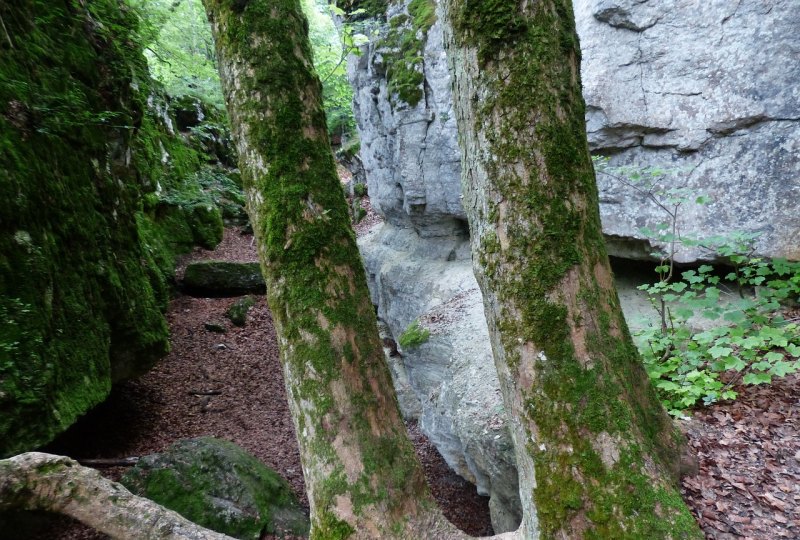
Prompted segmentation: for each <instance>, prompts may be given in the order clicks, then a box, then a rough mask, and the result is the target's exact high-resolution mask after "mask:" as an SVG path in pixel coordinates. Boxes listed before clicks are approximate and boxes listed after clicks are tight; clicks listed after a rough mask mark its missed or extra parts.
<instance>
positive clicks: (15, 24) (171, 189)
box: [0, 0, 236, 457]
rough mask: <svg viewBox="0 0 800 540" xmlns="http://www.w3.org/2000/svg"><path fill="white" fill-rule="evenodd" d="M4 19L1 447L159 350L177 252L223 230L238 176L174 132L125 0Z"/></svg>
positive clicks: (30, 445) (49, 432) (37, 439)
mask: <svg viewBox="0 0 800 540" xmlns="http://www.w3.org/2000/svg"><path fill="white" fill-rule="evenodd" d="M0 18H2V20H3V21H4V28H3V31H2V32H0V35H1V36H2V38H0V457H5V456H8V455H11V454H15V453H18V452H22V451H26V450H32V449H34V448H36V447H38V446H40V445H42V444H45V443H47V442H49V441H50V440H52V438H53V437H54V436H56V435H57V434H59V433H60V432H62V431H63V430H64V429H66V428H67V427H69V426H70V425H71V424H72V423H73V422H74V421H75V420H76V419H77V418H78V417H79V416H80V415H82V414H84V413H85V412H87V411H88V410H89V409H90V408H92V407H93V406H95V405H97V404H98V403H100V402H101V401H103V400H104V399H105V398H106V396H107V395H108V393H109V391H110V389H111V385H112V384H113V383H114V382H116V381H119V380H122V379H124V378H128V377H133V376H136V375H139V374H141V373H144V372H145V371H147V370H148V369H149V368H150V367H151V366H152V365H153V364H154V362H155V361H156V360H157V359H158V358H160V357H161V356H163V355H164V354H165V353H166V352H167V350H168V348H169V342H168V329H167V325H166V322H165V319H164V317H163V314H162V311H163V310H164V309H165V308H166V304H167V300H168V297H169V292H170V289H171V284H172V282H173V275H174V263H175V257H176V255H177V254H178V253H180V252H185V251H188V250H190V249H191V248H192V246H194V245H197V244H199V245H202V246H204V247H208V248H211V247H213V246H215V245H216V244H217V243H218V242H219V241H220V239H221V238H222V227H223V224H222V212H221V211H220V209H219V206H220V205H218V204H217V195H218V193H222V191H224V192H225V194H224V197H225V198H226V200H227V199H231V198H235V196H234V195H235V189H234V188H235V186H236V184H235V181H234V180H231V181H228V182H227V183H226V185H225V190H221V189H216V188H215V187H214V186H213V185H211V183H210V182H209V181H206V180H205V179H207V178H209V177H213V178H215V179H217V180H219V179H220V178H222V177H224V176H225V174H224V173H225V170H224V167H222V166H221V165H219V163H220V162H221V161H222V160H221V159H219V158H217V157H215V156H210V155H208V154H207V152H206V149H207V148H208V145H204V144H201V143H199V142H197V141H196V140H194V139H192V137H190V136H188V135H186V134H182V133H179V132H177V131H176V130H175V129H174V125H175V120H174V116H175V115H174V112H171V111H170V109H169V107H168V101H169V100H168V99H167V98H165V97H164V96H163V95H161V92H160V90H159V88H158V86H157V85H156V84H155V83H153V81H152V80H151V79H150V77H149V74H148V71H147V64H146V61H145V59H144V56H143V55H142V47H141V44H140V43H138V41H137V40H138V36H139V35H140V33H139V31H138V25H139V19H138V17H137V15H136V14H135V13H134V12H133V11H132V10H130V9H129V8H128V7H127V6H126V3H125V2H119V1H117V0H92V1H91V2H56V3H54V2H52V1H50V0H19V1H15V2H0ZM202 128H203V125H202V124H200V125H198V126H196V127H195V128H194V131H195V132H196V131H198V130H202ZM214 129H217V128H216V127H215V128H214ZM220 129H222V128H220ZM217 139H219V137H217ZM217 180H215V182H217ZM217 183H218V184H221V183H224V182H223V181H222V180H219V181H218V182H217ZM215 190H216V191H215ZM231 193H233V194H231ZM219 196H220V197H222V196H223V195H219Z"/></svg>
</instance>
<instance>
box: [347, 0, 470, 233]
mask: <svg viewBox="0 0 800 540" xmlns="http://www.w3.org/2000/svg"><path fill="white" fill-rule="evenodd" d="M404 9H405V8H404V5H403V4H402V3H398V4H392V5H390V7H389V11H388V19H389V20H390V21H392V20H395V21H397V20H401V18H402V17H403V13H404ZM410 25H411V23H410V22H407V23H404V25H403V26H402V28H406V27H408V28H407V29H406V30H405V31H406V32H417V34H416V35H418V36H421V35H422V32H421V31H416V30H415V29H414V28H411V27H410ZM389 26H391V23H390V25H389ZM388 33H389V29H388V28H383V29H382V30H381V34H380V36H379V37H377V38H375V39H373V41H371V42H370V44H369V45H367V48H366V51H364V54H363V55H361V56H359V57H355V58H354V59H353V60H351V62H350V64H349V67H348V72H349V75H350V78H351V82H352V83H353V86H354V90H355V94H356V95H355V97H354V101H353V105H354V114H355V117H356V121H357V124H358V129H359V133H360V139H361V152H360V154H361V159H362V161H363V165H364V169H365V170H366V173H367V183H368V185H369V193H370V201H371V203H372V205H373V207H374V208H376V209H377V211H378V212H380V213H381V214H382V215H384V216H385V217H386V219H387V220H388V221H389V222H390V223H392V224H393V225H397V226H401V227H413V228H415V229H416V230H417V232H418V233H419V234H420V235H422V236H437V235H448V234H452V233H454V232H457V233H461V232H463V229H464V224H465V222H466V221H465V220H466V216H465V214H464V212H463V210H462V209H461V202H460V201H461V187H460V186H461V184H460V180H459V174H460V170H461V168H460V159H459V156H460V154H459V150H458V143H457V140H456V124H455V118H454V115H453V113H452V99H451V91H450V78H449V75H448V72H447V62H446V58H445V53H444V49H443V47H442V31H441V25H440V24H439V23H436V24H434V25H433V26H432V27H430V29H428V31H427V39H424V40H420V47H421V48H422V61H421V63H420V65H419V66H418V67H414V68H413V69H415V70H421V72H422V74H423V75H424V81H425V83H424V84H420V85H419V92H420V96H421V98H420V99H419V101H418V102H417V103H416V104H414V105H409V104H408V103H406V102H403V101H402V100H401V99H399V98H398V97H397V96H396V94H394V92H392V90H391V89H390V84H389V81H388V80H387V75H386V71H387V65H388V64H389V63H390V61H391V60H393V61H395V62H396V61H398V60H397V59H396V58H393V55H394V56H397V55H399V54H400V53H399V52H398V51H397V49H396V48H393V47H392V43H391V40H390V39H388ZM392 96H395V97H392Z"/></svg>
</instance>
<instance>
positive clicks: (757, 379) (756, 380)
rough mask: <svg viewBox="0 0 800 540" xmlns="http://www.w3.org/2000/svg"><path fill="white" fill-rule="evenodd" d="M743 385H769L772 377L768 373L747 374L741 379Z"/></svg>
mask: <svg viewBox="0 0 800 540" xmlns="http://www.w3.org/2000/svg"><path fill="white" fill-rule="evenodd" d="M742 382H744V384H769V383H770V382H772V375H770V374H769V373H748V374H747V375H745V376H744V377H742Z"/></svg>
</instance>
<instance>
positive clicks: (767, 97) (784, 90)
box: [350, 0, 800, 262]
mask: <svg viewBox="0 0 800 540" xmlns="http://www.w3.org/2000/svg"><path fill="white" fill-rule="evenodd" d="M793 6H794V2H793V0H775V1H771V2H769V4H768V5H767V4H764V3H763V2H759V1H756V0H743V1H742V2H735V3H734V2H710V3H708V2H707V3H702V4H701V3H698V2H696V1H695V0H667V1H659V2H656V1H653V0H576V2H575V12H576V19H577V24H578V30H579V33H580V37H581V46H582V49H583V65H582V77H583V84H584V97H585V99H586V103H587V115H586V121H587V130H588V132H589V142H590V146H591V149H592V150H593V152H594V153H596V154H603V155H608V156H610V165H611V166H633V167H638V168H641V167H660V168H664V169H668V170H670V171H673V172H674V174H672V175H670V176H669V177H667V178H665V180H664V182H663V183H662V187H664V188H671V187H676V186H679V187H682V188H686V189H687V191H688V192H689V193H690V194H693V195H695V196H693V197H690V198H691V199H692V201H693V200H694V199H695V198H696V196H700V195H707V196H708V197H709V198H710V201H711V202H710V204H707V205H696V204H694V203H692V202H690V203H688V204H685V205H684V206H683V208H682V209H681V210H680V211H679V227H680V230H681V231H682V232H683V233H685V234H697V235H701V236H711V235H724V234H728V233H731V232H735V231H746V232H759V233H761V236H760V238H759V239H758V241H757V245H756V254H758V255H765V256H771V257H786V258H793V259H798V258H800V214H798V213H797V212H796V211H795V208H796V201H797V200H798V197H800V157H798V156H800V92H798V88H800V63H798V62H797V61H796V58H797V56H798V54H800V37H798V34H797V32H796V29H797V28H800V11H798V10H797V9H794V7H796V6H794V7H793ZM402 9H403V6H402V5H397V6H393V7H392V8H390V12H389V16H390V17H391V16H393V15H396V14H397V13H399V12H400V11H401V10H402ZM385 54H389V53H387V51H385V50H383V49H381V48H380V47H378V46H376V43H375V42H373V43H372V44H370V45H369V46H368V47H367V51H366V54H364V55H362V56H361V57H359V58H357V59H356V61H354V62H351V65H350V75H351V81H352V83H353V85H354V87H355V89H356V92H355V112H356V119H357V122H358V127H359V130H360V133H361V140H362V141H364V142H363V143H362V148H361V156H362V159H363V162H364V168H365V169H366V171H367V177H368V182H369V185H370V194H371V195H372V202H373V205H374V206H375V208H376V209H378V211H379V212H381V213H382V214H384V215H385V216H386V218H387V219H388V220H389V221H390V222H391V223H392V224H394V225H398V226H411V227H414V228H415V229H416V230H417V232H419V233H420V235H422V236H434V235H447V234H449V233H450V232H452V230H453V228H454V227H461V226H462V225H461V224H462V223H463V220H464V214H463V211H462V209H461V206H460V195H459V194H460V181H459V174H460V167H459V160H458V156H459V150H458V146H457V132H456V126H455V120H454V118H453V114H452V105H451V103H452V96H451V90H450V76H449V73H448V72H447V67H446V63H445V59H444V50H443V46H442V36H441V28H440V25H439V24H436V25H434V27H433V28H431V30H430V32H429V33H428V39H427V43H426V45H425V48H424V61H423V71H424V75H425V83H424V85H423V90H424V99H423V100H421V101H420V102H419V103H418V104H417V105H416V106H414V107H410V106H408V105H406V104H402V103H400V104H398V105H393V104H392V100H391V99H390V96H389V92H388V89H387V87H388V85H387V83H386V75H385V66H384V63H385V62H384V56H385ZM598 182H599V188H600V194H601V213H602V217H603V229H604V231H605V233H606V235H607V236H608V238H609V240H610V242H609V249H610V251H611V253H612V254H613V255H618V256H621V257H632V258H646V257H648V256H649V254H650V252H651V251H652V249H651V247H650V246H649V245H648V243H647V242H646V240H647V239H646V238H645V237H644V235H642V233H640V232H639V229H640V228H641V227H644V226H649V227H653V226H656V225H658V224H659V223H662V222H665V221H667V220H668V216H666V215H665V213H664V212H663V210H661V209H659V208H658V206H657V205H656V204H655V203H653V202H652V201H648V200H647V199H646V197H644V196H643V195H642V194H641V193H638V192H637V191H636V190H635V189H633V188H630V187H628V186H625V185H623V184H621V183H620V182H617V181H614V180H612V179H611V178H610V177H608V176H606V175H602V174H601V175H599V178H598ZM661 199H662V200H663V199H666V196H662V197H661ZM709 257H710V254H709V253H708V252H705V251H702V250H696V249H695V250H690V249H683V250H681V251H680V252H679V254H678V259H679V260H681V261H684V262H688V261H692V260H696V259H698V258H709Z"/></svg>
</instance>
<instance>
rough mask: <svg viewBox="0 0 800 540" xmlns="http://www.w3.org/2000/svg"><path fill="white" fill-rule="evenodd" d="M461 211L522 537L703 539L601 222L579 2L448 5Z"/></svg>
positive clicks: (488, 0)
mask: <svg viewBox="0 0 800 540" xmlns="http://www.w3.org/2000/svg"><path fill="white" fill-rule="evenodd" d="M444 4H446V5H445V6H444V11H445V20H446V28H447V33H448V36H447V38H446V39H447V42H448V49H449V50H448V52H449V56H450V61H451V65H452V67H453V71H454V92H453V93H454V96H455V99H456V113H457V121H458V126H459V132H460V137H461V143H462V165H463V171H464V173H463V183H464V192H465V197H464V206H465V209H466V212H467V215H468V218H469V223H470V230H471V233H472V247H473V261H474V264H475V273H476V275H477V277H478V281H479V283H480V285H481V289H482V291H483V295H484V305H485V311H486V316H487V319H488V322H489V328H490V335H491V337H492V347H493V350H494V356H495V362H496V365H497V370H498V372H499V375H500V381H501V387H502V391H503V396H504V400H505V403H506V407H507V410H508V411H509V412H510V414H511V415H512V417H516V418H517V420H516V421H512V422H511V424H512V426H514V427H513V428H512V431H513V438H514V444H515V447H516V455H517V462H518V466H519V471H520V492H521V493H520V495H521V497H522V503H523V508H524V509H525V516H524V519H523V525H522V528H523V530H522V533H523V534H522V535H523V537H524V538H564V539H567V538H568V539H577V538H641V539H650V538H699V537H701V536H700V533H699V530H698V528H697V525H696V523H695V522H694V519H693V518H692V516H691V514H690V513H689V511H688V509H687V508H686V506H685V504H684V503H683V501H682V499H681V496H680V493H679V491H678V488H677V485H676V484H677V481H676V480H677V479H676V477H675V475H674V468H675V466H676V464H677V461H678V458H679V453H680V445H681V442H680V439H679V436H678V435H677V434H676V432H675V430H674V428H673V427H672V425H671V422H670V420H669V418H668V416H667V415H666V414H665V412H664V411H663V409H662V407H661V405H660V403H659V401H658V399H657V397H656V395H655V393H654V391H653V389H652V387H651V385H650V383H649V381H648V378H647V375H646V373H645V372H644V369H643V367H642V365H641V363H640V360H639V356H638V354H637V351H636V349H635V347H634V345H633V344H632V341H631V338H630V335H629V333H628V329H627V326H626V324H625V320H624V319H623V316H622V311H621V309H620V305H619V300H618V298H617V294H616V291H615V289H614V284H613V281H612V276H611V270H610V268H609V264H608V257H607V255H606V251H605V247H604V242H603V236H602V233H601V228H600V217H599V211H598V198H597V188H596V185H595V177H594V171H593V168H592V162H591V159H590V156H589V152H588V145H587V142H586V134H585V127H584V103H583V98H582V96H581V84H580V74H579V73H580V49H579V47H578V38H577V34H576V31H575V27H574V19H573V14H572V6H571V2H570V0H530V1H527V2H522V3H520V2H499V1H497V0H446V1H445V2H444Z"/></svg>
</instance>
